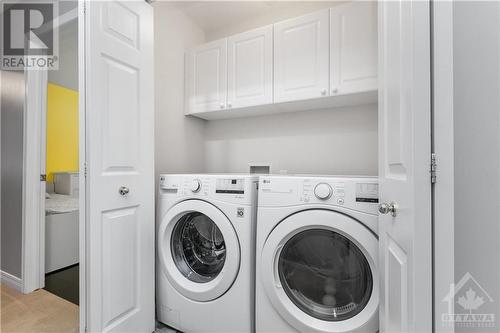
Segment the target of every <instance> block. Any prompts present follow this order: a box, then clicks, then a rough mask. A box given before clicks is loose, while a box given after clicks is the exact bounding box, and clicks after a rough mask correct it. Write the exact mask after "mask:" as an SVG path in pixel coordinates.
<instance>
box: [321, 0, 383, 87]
mask: <svg viewBox="0 0 500 333" xmlns="http://www.w3.org/2000/svg"><path fill="white" fill-rule="evenodd" d="M377 15H378V14H377V2H376V1H359V2H358V1H356V2H350V3H346V4H342V5H339V6H335V7H334V8H332V9H331V10H330V29H331V31H330V41H331V42H330V56H331V62H330V76H331V77H330V84H331V91H330V92H331V94H332V95H335V94H344V93H352V92H359V91H369V90H375V89H377V59H378V57H377Z"/></svg>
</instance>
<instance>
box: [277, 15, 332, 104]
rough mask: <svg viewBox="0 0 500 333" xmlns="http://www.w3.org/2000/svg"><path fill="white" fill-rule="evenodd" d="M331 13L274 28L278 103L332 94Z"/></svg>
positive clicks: (289, 22) (280, 24)
mask: <svg viewBox="0 0 500 333" xmlns="http://www.w3.org/2000/svg"><path fill="white" fill-rule="evenodd" d="M329 21H330V20H329V10H328V9H325V10H321V11H318V12H314V13H311V14H308V15H304V16H301V17H298V18H294V19H289V20H286V21H283V22H280V23H277V24H275V25H274V102H288V101H294V100H303V99H309V98H316V97H322V96H327V95H328V94H329V61H330V45H329V32H330V27H329Z"/></svg>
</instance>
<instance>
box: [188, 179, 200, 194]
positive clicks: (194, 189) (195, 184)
mask: <svg viewBox="0 0 500 333" xmlns="http://www.w3.org/2000/svg"><path fill="white" fill-rule="evenodd" d="M190 189H191V192H193V193H197V192H199V191H200V190H201V182H200V180H199V179H193V181H192V182H191V185H190Z"/></svg>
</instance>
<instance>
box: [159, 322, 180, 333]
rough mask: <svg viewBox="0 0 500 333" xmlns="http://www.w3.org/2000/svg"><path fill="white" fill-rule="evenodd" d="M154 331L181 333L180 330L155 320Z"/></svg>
mask: <svg viewBox="0 0 500 333" xmlns="http://www.w3.org/2000/svg"><path fill="white" fill-rule="evenodd" d="M154 333H182V332H179V331H176V330H174V329H173V328H171V327H168V326H165V325H163V324H162V323H160V322H156V329H155V331H154Z"/></svg>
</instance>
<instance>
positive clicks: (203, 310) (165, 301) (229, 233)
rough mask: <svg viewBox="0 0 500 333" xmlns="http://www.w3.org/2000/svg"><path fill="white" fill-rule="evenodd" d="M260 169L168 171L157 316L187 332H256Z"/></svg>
mask: <svg viewBox="0 0 500 333" xmlns="http://www.w3.org/2000/svg"><path fill="white" fill-rule="evenodd" d="M257 185H258V177H255V176H247V175H203V174H200V175H161V176H160V185H159V197H158V199H159V200H158V216H157V257H158V261H157V273H156V274H157V315H158V320H159V321H160V322H162V323H164V324H166V325H169V326H171V327H173V328H175V329H177V330H180V331H182V332H252V331H254V306H255V304H254V300H255V293H254V291H255V278H254V277H255V270H254V263H255V226H256V209H257V208H256V207H257V202H256V201H257Z"/></svg>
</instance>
